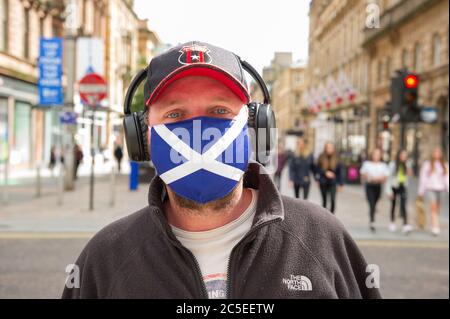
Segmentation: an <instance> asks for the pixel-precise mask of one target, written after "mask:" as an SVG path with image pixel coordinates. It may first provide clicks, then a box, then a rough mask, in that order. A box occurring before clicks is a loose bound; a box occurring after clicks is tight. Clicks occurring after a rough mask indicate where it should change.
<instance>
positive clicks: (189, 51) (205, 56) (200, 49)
mask: <svg viewBox="0 0 450 319" xmlns="http://www.w3.org/2000/svg"><path fill="white" fill-rule="evenodd" d="M209 52H210V51H209V49H208V48H207V47H206V46H204V45H196V44H194V45H189V46H184V47H183V48H182V49H181V50H180V53H181V54H180V56H179V57H178V62H180V63H181V64H191V63H208V64H209V63H211V56H210V55H209Z"/></svg>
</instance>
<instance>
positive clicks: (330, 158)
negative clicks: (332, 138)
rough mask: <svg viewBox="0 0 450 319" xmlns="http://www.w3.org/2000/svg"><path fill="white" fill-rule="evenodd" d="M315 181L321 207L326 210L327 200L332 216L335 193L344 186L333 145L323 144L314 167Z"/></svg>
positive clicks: (334, 207)
mask: <svg viewBox="0 0 450 319" xmlns="http://www.w3.org/2000/svg"><path fill="white" fill-rule="evenodd" d="M314 170H315V179H316V181H317V182H318V184H319V188H320V194H321V196H322V206H323V207H324V208H327V203H328V198H329V199H330V211H331V212H332V213H333V214H334V212H335V209H336V192H337V191H340V190H341V189H342V187H343V185H344V176H343V173H342V165H341V163H340V162H339V158H338V155H337V154H336V150H335V147H334V144H333V143H331V142H328V143H326V144H325V147H324V150H323V152H322V154H320V155H319V158H318V160H317V164H316V165H315V169H314Z"/></svg>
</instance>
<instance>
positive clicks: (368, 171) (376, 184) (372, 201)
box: [360, 148, 389, 232]
mask: <svg viewBox="0 0 450 319" xmlns="http://www.w3.org/2000/svg"><path fill="white" fill-rule="evenodd" d="M360 173H361V177H362V180H363V181H364V182H365V183H366V198H367V202H368V203H369V217H370V224H369V228H370V230H371V231H372V232H374V231H375V230H376V228H375V211H376V208H377V203H378V200H379V199H380V195H381V188H382V186H383V184H384V183H385V182H386V180H387V178H388V176H389V168H388V166H387V165H386V163H383V162H382V161H381V150H380V149H378V148H376V149H374V150H373V151H372V154H371V158H370V160H368V161H365V162H364V163H363V165H362V167H361V171H360Z"/></svg>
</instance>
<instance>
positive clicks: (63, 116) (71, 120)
mask: <svg viewBox="0 0 450 319" xmlns="http://www.w3.org/2000/svg"><path fill="white" fill-rule="evenodd" d="M59 122H60V123H61V124H69V125H74V124H77V113H75V112H62V113H60V114H59Z"/></svg>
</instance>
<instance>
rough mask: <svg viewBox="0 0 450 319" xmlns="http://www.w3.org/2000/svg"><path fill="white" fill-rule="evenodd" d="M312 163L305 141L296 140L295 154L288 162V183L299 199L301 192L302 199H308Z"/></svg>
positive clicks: (312, 170)
mask: <svg viewBox="0 0 450 319" xmlns="http://www.w3.org/2000/svg"><path fill="white" fill-rule="evenodd" d="M313 167H314V161H313V157H312V155H311V153H309V151H308V147H307V145H306V141H305V140H304V139H302V138H301V139H299V140H298V149H297V154H296V155H295V156H294V157H293V158H291V160H290V162H289V183H290V186H291V187H293V188H294V193H295V197H296V198H299V196H300V190H303V199H308V195H309V188H310V185H311V180H310V172H312V173H314V169H313Z"/></svg>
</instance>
